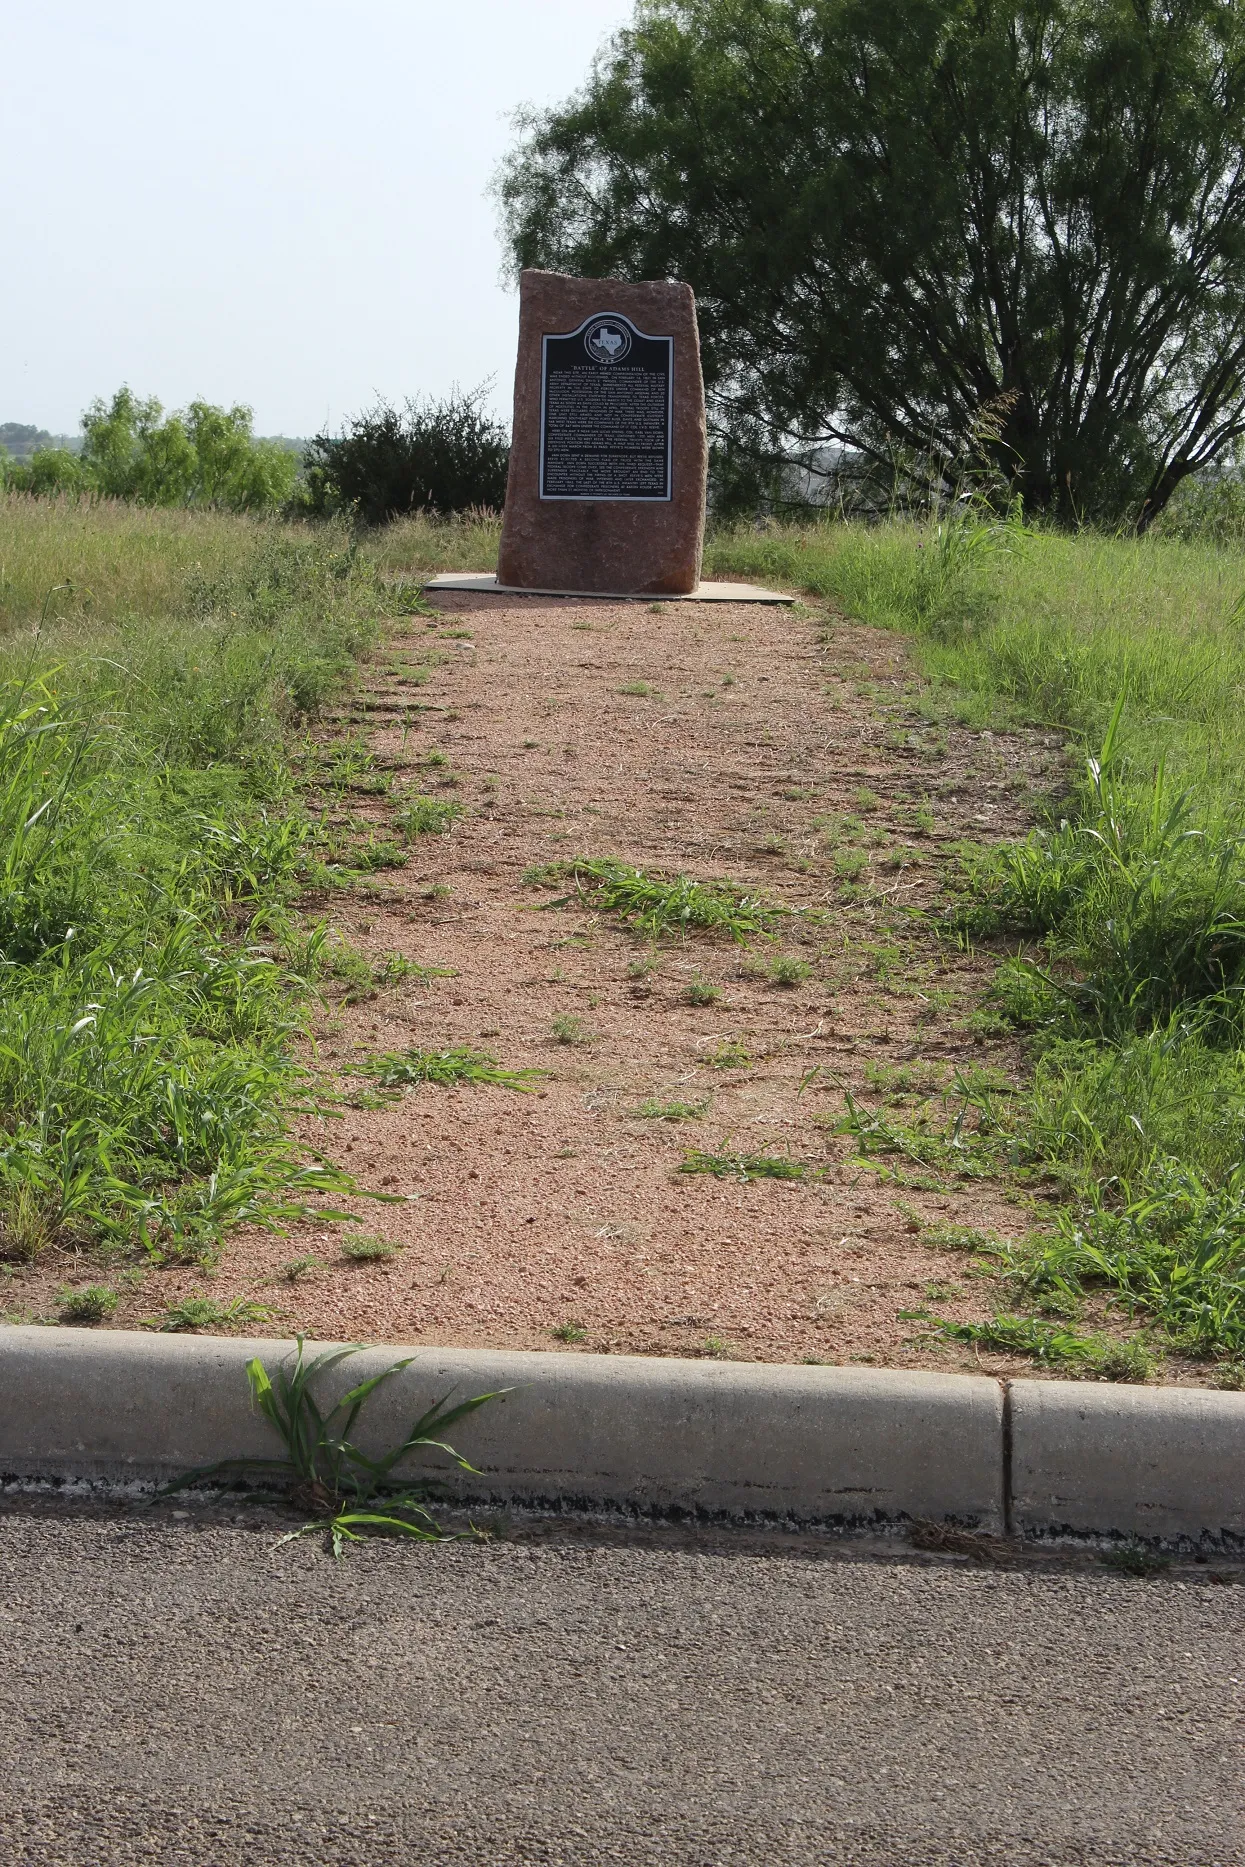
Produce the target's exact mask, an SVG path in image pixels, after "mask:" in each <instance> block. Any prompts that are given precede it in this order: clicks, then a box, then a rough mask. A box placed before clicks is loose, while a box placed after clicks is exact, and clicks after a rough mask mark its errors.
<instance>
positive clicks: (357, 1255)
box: [342, 1232, 402, 1264]
mask: <svg viewBox="0 0 1245 1867" xmlns="http://www.w3.org/2000/svg"><path fill="white" fill-rule="evenodd" d="M401 1249H402V1247H401V1245H395V1244H394V1243H393V1242H392V1241H391V1240H390V1239H388V1238H378V1237H376V1235H375V1234H374V1233H371V1232H356V1233H355V1234H354V1235H353V1236H352V1237H349V1238H343V1240H342V1256H343V1258H345V1260H346V1262H347V1263H348V1264H384V1263H386V1262H387V1261H388V1260H389V1259H390V1258H396V1257H397V1255H398V1253H399V1251H400V1250H401Z"/></svg>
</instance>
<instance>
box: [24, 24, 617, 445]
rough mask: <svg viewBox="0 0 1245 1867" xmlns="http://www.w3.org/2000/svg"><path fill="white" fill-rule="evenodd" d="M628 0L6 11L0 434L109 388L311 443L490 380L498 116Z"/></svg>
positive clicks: (503, 335) (589, 46) (493, 369)
mask: <svg viewBox="0 0 1245 1867" xmlns="http://www.w3.org/2000/svg"><path fill="white" fill-rule="evenodd" d="M631 13H632V7H631V4H630V0H210V4H209V3H205V0H197V4H193V5H192V4H188V0H34V3H33V4H32V0H0V124H2V125H3V136H4V176H3V180H2V181H0V278H2V280H3V284H2V287H0V421H29V422H35V423H37V424H38V425H39V426H40V427H44V428H50V429H52V430H53V431H54V432H60V431H64V432H72V431H74V430H75V429H76V428H77V426H78V419H79V416H80V414H81V411H82V409H83V408H84V407H85V406H86V404H87V402H88V401H90V399H91V398H92V397H93V396H95V395H109V394H111V392H112V391H113V390H114V389H116V388H118V387H119V386H120V384H121V383H122V382H128V383H129V384H130V386H131V388H133V389H134V390H135V391H136V392H137V393H139V394H144V395H157V396H159V397H160V399H161V401H162V402H164V403H165V405H166V406H167V407H180V406H182V405H184V404H185V403H186V402H188V401H189V400H191V399H192V398H193V397H195V396H203V397H205V398H206V399H207V400H208V401H211V402H225V403H232V402H249V403H250V404H251V405H252V407H253V408H254V410H255V424H256V429H257V431H258V432H260V433H263V434H276V433H284V434H311V433H313V432H315V431H316V430H317V429H319V428H321V427H323V426H324V425H325V424H336V423H338V422H339V421H340V420H341V418H342V416H343V415H347V414H350V413H353V412H355V411H358V410H360V409H362V408H363V407H365V406H367V405H368V404H369V403H370V402H372V401H373V400H374V399H375V397H376V396H378V395H383V396H386V397H388V398H390V399H392V400H401V398H403V397H404V396H406V395H409V394H415V393H419V392H428V391H430V392H433V393H440V392H443V391H445V390H447V389H448V388H449V387H450V386H451V384H452V383H455V382H457V383H459V384H461V385H462V386H463V387H464V388H467V387H473V386H474V385H475V384H476V383H478V382H480V381H481V380H482V379H483V378H484V377H486V376H490V375H492V376H495V377H496V379H497V380H496V385H495V394H494V402H495V405H496V407H497V408H498V410H499V412H503V413H505V414H507V415H508V413H509V402H510V391H511V382H512V377H513V371H514V345H515V337H516V333H517V324H518V299H517V296H516V295H515V294H513V293H511V292H510V291H509V290H508V289H504V288H503V287H502V285H501V284H500V282H499V272H500V267H501V261H502V254H501V249H500V246H499V243H498V239H497V230H496V213H495V209H494V205H493V202H492V201H491V199H490V198H489V197H488V195H487V192H486V191H487V188H488V184H489V181H490V179H491V177H492V174H493V172H494V169H495V167H496V164H497V161H498V159H499V157H500V156H501V155H502V153H503V152H504V150H505V149H506V148H507V147H508V145H509V143H510V140H511V130H510V127H509V124H508V121H507V118H508V116H509V113H510V112H511V111H513V110H514V109H515V108H516V107H517V106H518V105H520V104H524V103H534V104H545V103H553V102H557V101H558V100H560V99H561V98H563V97H565V96H566V95H567V94H568V93H569V92H571V91H572V90H574V89H576V88H577V87H578V85H579V84H580V83H581V82H582V81H583V79H584V77H585V75H586V73H587V70H588V66H589V62H590V60H591V58H592V55H593V53H594V52H595V51H596V49H597V47H598V46H599V45H600V43H601V41H602V40H603V39H604V38H605V37H606V35H607V34H608V33H610V32H611V31H613V30H614V29H615V28H616V27H618V26H619V25H621V24H623V23H624V22H625V21H626V20H628V19H629V18H630V17H631Z"/></svg>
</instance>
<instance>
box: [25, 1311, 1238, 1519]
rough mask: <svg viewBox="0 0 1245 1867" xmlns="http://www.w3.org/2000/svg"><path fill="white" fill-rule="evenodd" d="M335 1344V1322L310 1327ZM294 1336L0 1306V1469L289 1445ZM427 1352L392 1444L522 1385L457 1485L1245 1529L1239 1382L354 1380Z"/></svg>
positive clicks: (576, 1499) (522, 1373)
mask: <svg viewBox="0 0 1245 1867" xmlns="http://www.w3.org/2000/svg"><path fill="white" fill-rule="evenodd" d="M314 1346H315V1349H316V1350H319V1349H321V1348H323V1347H325V1346H327V1345H326V1344H323V1343H317V1344H315V1345H314ZM290 1351H291V1344H290V1343H289V1342H269V1341H240V1340H236V1339H233V1338H227V1337H213V1336H160V1335H143V1334H130V1333H125V1332H122V1331H120V1330H108V1331H100V1332H98V1333H96V1332H87V1331H84V1330H77V1329H53V1328H20V1327H15V1328H3V1329H0V1477H4V1478H20V1479H40V1478H42V1479H53V1480H66V1479H86V1480H94V1481H108V1482H116V1481H119V1480H120V1481H131V1482H132V1481H136V1480H141V1481H150V1480H157V1481H160V1480H166V1479H169V1478H173V1477H176V1476H179V1475H180V1474H181V1473H183V1472H185V1471H187V1470H190V1469H192V1468H194V1467H197V1466H200V1465H205V1464H209V1463H211V1462H213V1461H215V1460H219V1459H232V1458H254V1457H260V1456H263V1455H264V1454H266V1453H267V1454H271V1453H272V1452H273V1451H275V1450H279V1447H278V1446H277V1444H276V1441H275V1436H274V1435H273V1434H272V1433H271V1431H270V1429H269V1428H268V1426H267V1425H266V1423H265V1422H264V1421H263V1420H262V1419H260V1418H259V1417H258V1416H256V1415H255V1414H254V1413H253V1412H252V1410H251V1406H250V1401H249V1397H248V1392H247V1384H246V1379H245V1364H246V1362H247V1361H248V1360H249V1359H250V1358H251V1357H252V1356H253V1355H259V1356H260V1357H261V1358H262V1359H263V1360H264V1361H265V1363H267V1364H268V1365H269V1366H272V1365H274V1364H275V1363H276V1362H278V1361H280V1360H281V1359H282V1357H283V1356H285V1355H287V1354H289V1353H290ZM402 1353H413V1354H414V1355H415V1357H416V1358H415V1360H414V1362H413V1364H412V1365H411V1367H409V1368H408V1369H406V1370H405V1372H404V1373H403V1374H402V1375H400V1376H398V1377H397V1378H396V1379H395V1380H393V1381H391V1382H389V1383H387V1384H386V1385H385V1386H384V1387H383V1388H381V1389H380V1390H379V1391H378V1394H377V1396H376V1399H375V1401H374V1403H373V1404H372V1405H371V1406H370V1407H369V1410H368V1412H367V1414H366V1415H365V1416H364V1422H365V1425H366V1432H364V1433H363V1434H361V1439H362V1441H363V1443H364V1445H365V1447H368V1446H370V1447H372V1448H375V1449H377V1450H379V1449H380V1448H381V1447H382V1446H384V1445H388V1444H392V1443H393V1441H394V1439H395V1438H396V1437H397V1436H398V1435H399V1434H400V1433H401V1432H402V1431H404V1430H405V1428H406V1427H407V1426H408V1425H409V1422H410V1420H411V1419H412V1418H413V1417H414V1416H415V1415H417V1414H418V1413H420V1412H422V1411H423V1410H424V1409H425V1408H426V1407H428V1406H430V1405H431V1404H432V1402H433V1401H434V1400H436V1399H439V1398H441V1397H442V1396H443V1395H445V1394H446V1393H448V1392H450V1391H451V1390H452V1391H453V1392H454V1393H455V1394H456V1395H457V1396H459V1397H462V1398H465V1397H467V1396H468V1395H471V1394H475V1393H480V1392H484V1391H487V1390H492V1389H496V1388H503V1387H508V1388H511V1389H513V1391H512V1392H511V1393H510V1394H509V1395H507V1397H506V1398H505V1399H504V1400H501V1401H498V1402H496V1403H494V1404H493V1405H491V1406H488V1407H485V1408H483V1409H482V1410H481V1411H480V1412H479V1413H477V1414H474V1415H472V1416H470V1417H469V1418H468V1419H466V1420H464V1421H463V1422H462V1423H461V1425H460V1426H459V1427H458V1428H456V1430H455V1432H454V1434H453V1440H454V1443H455V1444H456V1445H457V1446H458V1448H459V1450H461V1451H462V1452H463V1453H464V1454H465V1455H466V1456H467V1457H469V1458H470V1459H471V1460H472V1462H473V1463H474V1464H475V1465H477V1466H478V1467H479V1468H480V1474H481V1475H480V1476H478V1477H471V1476H469V1475H467V1474H462V1473H458V1472H456V1471H454V1470H453V1469H452V1468H450V1467H448V1466H445V1465H444V1462H442V1469H441V1470H440V1471H439V1473H438V1475H439V1476H440V1477H442V1478H443V1479H444V1481H445V1483H446V1485H447V1487H448V1489H449V1491H450V1493H451V1494H452V1495H453V1496H455V1497H456V1498H458V1499H461V1500H462V1501H464V1502H467V1501H471V1502H495V1503H513V1504H518V1503H533V1504H549V1503H556V1504H562V1505H578V1506H587V1507H590V1508H598V1509H600V1508H617V1509H623V1510H634V1511H644V1512H657V1513H665V1512H675V1511H677V1512H695V1513H700V1512H703V1513H712V1514H726V1515H736V1516H738V1515H746V1516H750V1517H751V1516H755V1517H771V1518H781V1519H794V1520H797V1521H801V1522H815V1523H837V1524H882V1523H888V1522H897V1521H902V1520H903V1519H905V1518H912V1517H922V1518H933V1519H950V1520H953V1521H955V1522H958V1523H962V1524H966V1525H970V1526H973V1527H975V1528H978V1529H981V1530H985V1531H992V1532H998V1531H1002V1530H1004V1529H1008V1528H1012V1527H1014V1528H1015V1529H1017V1530H1020V1531H1023V1532H1025V1533H1027V1534H1030V1535H1033V1534H1039V1535H1040V1534H1069V1533H1070V1534H1073V1535H1104V1534H1105V1535H1113V1534H1115V1535H1126V1536H1128V1535H1140V1536H1145V1537H1161V1538H1163V1539H1166V1540H1168V1541H1171V1540H1184V1541H1193V1542H1198V1543H1211V1544H1214V1545H1216V1546H1223V1545H1234V1544H1235V1543H1237V1542H1238V1541H1239V1542H1245V1395H1238V1394H1221V1393H1207V1392H1205V1391H1203V1390H1200V1389H1176V1388H1163V1389H1154V1388H1149V1389H1144V1388H1125V1387H1105V1386H1104V1387H1096V1386H1084V1385H1081V1384H1072V1383H1067V1382H1046V1381H1017V1382H1013V1383H1011V1385H1010V1389H1009V1390H1005V1388H1004V1387H1003V1385H1002V1384H1000V1383H999V1382H997V1381H995V1380H992V1379H989V1378H987V1377H984V1376H973V1375H947V1374H926V1373H908V1372H899V1371H892V1370H885V1369H873V1368H814V1367H787V1366H776V1365H772V1364H766V1363H751V1364H740V1363H719V1362H707V1361H676V1360H673V1359H672V1360H664V1359H663V1360H656V1359H653V1360H648V1359H642V1358H639V1357H632V1356H613V1355H611V1356H595V1355H565V1354H555V1353H547V1354H522V1353H506V1352H495V1351H490V1350H471V1349H438V1348H422V1349H419V1350H406V1351H403V1350H400V1349H397V1348H393V1347H385V1348H371V1349H367V1350H365V1351H363V1353H361V1354H359V1355H357V1356H355V1357H353V1358H352V1359H351V1360H350V1361H349V1362H348V1363H346V1364H344V1365H343V1366H342V1367H341V1368H339V1369H338V1370H337V1371H336V1373H335V1375H334V1376H333V1379H334V1380H336V1381H338V1382H339V1383H340V1387H339V1391H341V1390H342V1389H344V1388H345V1387H346V1386H348V1385H351V1384H353V1382H355V1381H356V1380H358V1379H360V1378H363V1377H365V1376H366V1375H368V1374H374V1373H378V1372H379V1371H380V1370H381V1369H382V1368H385V1367H388V1366H389V1365H390V1363H391V1362H392V1361H394V1360H395V1359H396V1358H397V1357H398V1356H399V1355H400V1354H402Z"/></svg>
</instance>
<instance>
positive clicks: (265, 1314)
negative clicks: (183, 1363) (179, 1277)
mask: <svg viewBox="0 0 1245 1867" xmlns="http://www.w3.org/2000/svg"><path fill="white" fill-rule="evenodd" d="M308 1262H311V1263H314V1262H315V1260H314V1259H312V1260H309V1261H308ZM274 1313H275V1312H274V1311H273V1310H271V1309H270V1308H268V1306H267V1305H266V1304H264V1303H251V1302H248V1301H247V1299H246V1298H245V1297H235V1298H234V1300H233V1302H232V1303H220V1302H218V1301H217V1300H216V1298H215V1297H186V1298H184V1299H183V1300H182V1302H180V1303H174V1304H173V1305H172V1307H171V1308H169V1309H166V1310H165V1312H164V1315H163V1316H162V1317H161V1318H160V1319H159V1320H158V1321H156V1322H152V1323H149V1324H148V1325H147V1327H148V1328H155V1329H158V1330H159V1331H160V1332H161V1334H163V1335H177V1334H193V1333H194V1332H195V1331H196V1330H198V1329H240V1328H243V1327H246V1326H247V1325H250V1324H254V1323H263V1322H271V1321H272V1319H273V1315H274Z"/></svg>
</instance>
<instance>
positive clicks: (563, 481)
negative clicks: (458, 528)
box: [540, 312, 674, 499]
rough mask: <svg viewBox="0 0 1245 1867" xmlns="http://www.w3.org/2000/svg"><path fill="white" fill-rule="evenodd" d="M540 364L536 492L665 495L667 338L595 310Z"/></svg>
mask: <svg viewBox="0 0 1245 1867" xmlns="http://www.w3.org/2000/svg"><path fill="white" fill-rule="evenodd" d="M540 364H541V369H540V384H541V389H540V497H541V498H542V499H669V498H670V497H671V485H670V477H671V476H670V468H671V459H670V455H671V440H672V434H671V429H672V423H671V414H672V409H673V395H674V338H673V337H655V336H650V335H649V334H648V333H647V332H645V331H641V330H638V329H637V328H636V326H635V325H634V324H633V323H632V322H631V320H630V318H625V317H623V316H622V314H621V313H620V312H604V313H600V312H599V313H598V314H597V315H596V316H595V317H591V318H585V319H584V321H583V323H582V324H581V325H580V326H579V328H578V329H577V330H574V331H567V332H565V333H556V334H552V333H548V332H546V333H545V334H544V335H543V336H542V339H541V358H540Z"/></svg>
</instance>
